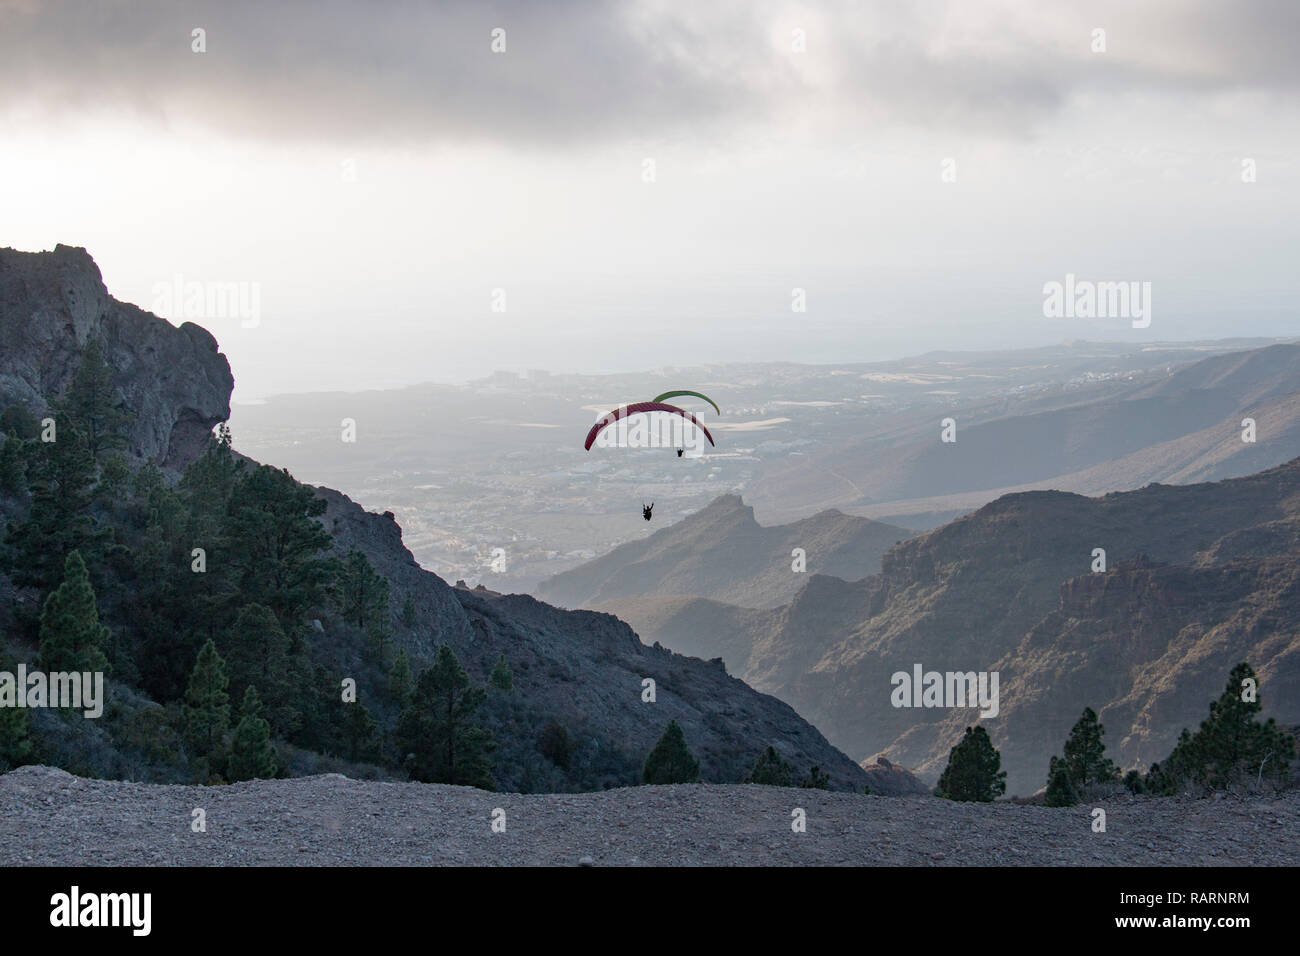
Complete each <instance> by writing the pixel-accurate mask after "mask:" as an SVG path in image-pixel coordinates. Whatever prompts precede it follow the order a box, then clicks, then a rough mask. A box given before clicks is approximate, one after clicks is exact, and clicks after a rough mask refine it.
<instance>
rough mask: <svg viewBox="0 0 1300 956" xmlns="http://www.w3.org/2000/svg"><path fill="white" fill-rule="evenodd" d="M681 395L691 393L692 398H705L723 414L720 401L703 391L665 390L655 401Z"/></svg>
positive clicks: (715, 409) (716, 410)
mask: <svg viewBox="0 0 1300 956" xmlns="http://www.w3.org/2000/svg"><path fill="white" fill-rule="evenodd" d="M681 395H689V396H691V397H692V398H702V399H704V400H705V401H706V402H708V403H709V404H710V405H712V406H713V410H714V411H715V412H717V413H718V414H719V415H721V414H722V409H720V408H719V407H718V403H717V402H715V401H714V400H713V399H711V398H709V396H707V395H705V394H704V393H703V392H687V391H682V390H679V391H673V392H664V393H663V394H662V395H656V396H655V398H654V401H656V402H662V401H666V400H667V399H670V398H677V397H678V396H681ZM701 427H703V426H701Z"/></svg>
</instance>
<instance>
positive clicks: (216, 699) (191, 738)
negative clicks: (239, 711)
mask: <svg viewBox="0 0 1300 956" xmlns="http://www.w3.org/2000/svg"><path fill="white" fill-rule="evenodd" d="M229 683H230V682H229V680H228V679H227V677H226V662H225V661H223V660H222V659H221V655H220V654H219V653H217V645H216V644H215V643H214V642H213V641H211V640H209V641H208V642H207V643H206V644H204V645H203V648H202V649H201V650H200V651H199V656H198V659H197V660H196V661H195V662H194V670H193V672H192V673H191V674H190V686H189V689H188V690H187V691H186V692H185V704H184V707H183V713H184V721H185V743H186V745H187V746H189V747H190V749H191V750H192V751H193V753H194V754H195V755H196V756H197V757H200V758H206V759H207V760H208V762H209V766H210V767H211V768H212V769H213V770H214V771H217V770H219V768H220V765H221V763H222V757H223V747H224V742H225V733H226V731H227V730H229V729H230V695H229V694H227V693H226V687H227V686H228V685H229Z"/></svg>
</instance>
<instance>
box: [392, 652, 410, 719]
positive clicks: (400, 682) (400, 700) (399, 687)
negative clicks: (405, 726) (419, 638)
mask: <svg viewBox="0 0 1300 956" xmlns="http://www.w3.org/2000/svg"><path fill="white" fill-rule="evenodd" d="M412 686H413V679H412V677H411V658H410V656H409V655H407V653H406V648H404V647H402V648H398V651H397V654H396V656H395V657H394V658H393V666H392V667H390V668H389V669H388V694H389V696H390V697H392V698H393V700H394V701H395V702H396V704H397V706H398V707H405V706H406V705H407V704H408V703H409V702H410V700H411V688H412Z"/></svg>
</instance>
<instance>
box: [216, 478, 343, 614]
mask: <svg viewBox="0 0 1300 956" xmlns="http://www.w3.org/2000/svg"><path fill="white" fill-rule="evenodd" d="M324 512H325V501H324V499H321V498H317V497H316V496H315V494H314V493H313V492H312V490H311V489H310V488H308V487H306V486H305V485H300V484H299V483H298V482H297V481H295V480H294V478H293V476H292V475H290V474H289V472H288V471H286V470H281V469H276V468H272V467H271V466H269V465H261V466H260V467H258V468H256V469H254V470H253V471H252V472H251V473H249V474H246V475H243V476H241V477H240V478H239V479H238V480H237V481H236V482H235V486H234V489H233V490H232V492H231V496H230V504H229V515H228V518H227V520H226V522H225V526H224V529H223V530H224V534H223V539H224V541H225V547H226V549H227V551H226V560H227V561H228V562H229V564H230V567H231V571H232V574H233V575H234V582H233V583H234V585H235V587H236V589H237V590H238V591H239V592H240V594H241V596H242V599H243V600H244V601H249V602H255V603H257V604H264V605H266V606H267V607H269V608H270V609H271V610H272V611H274V612H275V615H276V617H278V618H279V619H280V625H281V626H282V627H283V628H284V629H285V632H286V633H288V634H290V635H292V634H293V633H294V631H295V629H296V628H297V627H298V626H299V625H300V624H302V622H303V621H304V620H305V618H306V611H307V609H308V608H309V607H311V606H312V605H314V604H318V603H320V601H321V600H322V598H323V597H324V595H325V585H326V583H327V581H328V579H329V577H330V573H331V568H332V562H330V561H328V560H326V559H325V558H323V557H321V552H322V551H324V550H325V549H326V548H328V547H330V545H331V544H332V543H333V539H332V538H331V537H330V534H329V532H328V531H326V530H325V529H324V528H323V527H322V526H321V524H320V523H319V522H318V521H316V520H314V519H315V518H317V517H319V516H320V515H322V514H324Z"/></svg>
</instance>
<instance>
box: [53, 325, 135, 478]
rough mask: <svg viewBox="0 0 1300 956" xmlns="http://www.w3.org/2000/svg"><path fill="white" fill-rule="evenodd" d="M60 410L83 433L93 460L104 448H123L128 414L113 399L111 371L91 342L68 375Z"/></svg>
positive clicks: (101, 350)
mask: <svg viewBox="0 0 1300 956" xmlns="http://www.w3.org/2000/svg"><path fill="white" fill-rule="evenodd" d="M60 410H61V412H62V413H63V414H64V415H66V416H67V417H68V418H69V419H70V420H71V421H72V422H75V423H76V425H77V427H78V428H80V429H81V430H82V431H83V432H85V434H86V441H87V443H88V444H89V446H90V453H91V454H92V455H93V456H94V457H95V458H98V457H99V456H100V453H101V452H103V451H104V450H106V449H112V448H123V447H125V446H126V429H127V426H128V425H129V424H130V421H131V414H130V412H128V411H126V409H125V408H124V407H123V406H122V404H121V403H120V402H119V401H118V399H117V388H116V386H114V385H113V370H112V369H111V368H109V365H108V363H107V362H105V361H104V352H103V349H101V348H100V346H99V343H98V342H96V341H95V340H94V339H91V340H90V341H89V342H87V343H86V346H85V348H84V349H83V350H82V352H81V365H80V366H78V368H77V371H76V372H75V373H74V374H73V376H72V381H71V383H70V384H69V385H68V391H67V394H66V395H64V397H63V401H62V402H61V403H60Z"/></svg>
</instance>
